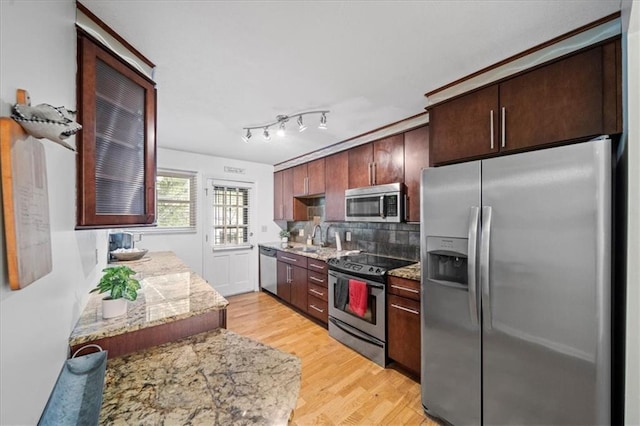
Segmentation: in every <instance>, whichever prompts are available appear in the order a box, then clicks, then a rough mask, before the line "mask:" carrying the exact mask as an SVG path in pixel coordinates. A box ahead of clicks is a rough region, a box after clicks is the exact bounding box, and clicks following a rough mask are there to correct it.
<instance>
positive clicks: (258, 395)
mask: <svg viewBox="0 0 640 426" xmlns="http://www.w3.org/2000/svg"><path fill="white" fill-rule="evenodd" d="M300 378H301V366H300V359H299V358H298V357H296V356H294V355H290V354H287V353H284V352H282V351H280V350H277V349H274V348H271V347H269V346H267V345H264V344H262V343H259V342H256V341H254V340H252V339H249V338H247V337H243V336H240V335H237V334H235V333H233V332H231V331H228V330H225V329H217V330H213V331H208V332H205V333H201V334H197V335H195V336H191V337H187V338H184V339H181V340H178V341H175V342H171V343H166V344H163V345H160V346H156V347H153V348H149V349H145V350H142V351H138V352H135V353H133V354H129V355H125V356H123V357H119V358H114V359H109V361H108V364H107V371H106V376H105V389H104V395H103V402H102V410H101V412H100V424H137V425H158V424H167V425H173V424H181V425H183V424H208V425H231V424H233V425H286V424H287V422H288V421H289V419H290V416H291V413H292V412H293V409H294V408H295V406H296V403H297V399H298V394H299V391H300Z"/></svg>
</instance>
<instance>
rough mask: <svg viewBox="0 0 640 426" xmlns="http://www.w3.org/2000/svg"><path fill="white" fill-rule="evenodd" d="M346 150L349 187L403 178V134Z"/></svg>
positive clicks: (382, 183)
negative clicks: (347, 153) (347, 154)
mask: <svg viewBox="0 0 640 426" xmlns="http://www.w3.org/2000/svg"><path fill="white" fill-rule="evenodd" d="M348 152H349V188H359V187H363V186H370V185H384V184H386V183H395V182H402V181H403V180H404V135H403V134H399V135H394V136H389V137H387V138H384V139H380V140H377V141H375V142H371V143H368V144H364V145H360V146H357V147H354V148H351V149H350V150H349V151H348Z"/></svg>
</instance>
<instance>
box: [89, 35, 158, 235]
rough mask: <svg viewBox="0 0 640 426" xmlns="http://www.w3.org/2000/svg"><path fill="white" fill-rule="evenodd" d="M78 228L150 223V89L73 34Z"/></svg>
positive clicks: (137, 75) (135, 74)
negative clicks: (79, 126)
mask: <svg viewBox="0 0 640 426" xmlns="http://www.w3.org/2000/svg"><path fill="white" fill-rule="evenodd" d="M78 109H79V112H78V121H79V122H80V123H81V124H82V130H81V132H80V136H79V138H78V140H77V145H78V160H77V161H78V182H77V228H106V227H127V226H144V225H153V224H154V223H155V180H156V89H155V84H154V83H153V82H152V81H150V80H148V79H147V78H146V77H144V76H143V75H142V74H140V73H138V72H137V71H135V70H134V69H133V68H132V67H130V66H129V65H126V64H125V63H124V62H122V61H121V60H120V59H119V58H117V57H116V56H114V55H113V54H112V53H111V52H109V51H108V50H106V49H104V48H103V47H102V46H101V45H100V44H99V43H96V42H94V41H93V40H92V39H91V38H90V37H89V36H87V35H85V34H84V33H83V32H82V31H80V30H79V31H78Z"/></svg>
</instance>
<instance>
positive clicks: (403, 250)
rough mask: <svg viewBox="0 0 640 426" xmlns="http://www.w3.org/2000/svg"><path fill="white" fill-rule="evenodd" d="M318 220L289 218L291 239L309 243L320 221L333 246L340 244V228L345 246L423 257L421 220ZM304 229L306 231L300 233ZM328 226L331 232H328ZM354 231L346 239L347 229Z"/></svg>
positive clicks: (369, 251)
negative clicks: (376, 221) (406, 221)
mask: <svg viewBox="0 0 640 426" xmlns="http://www.w3.org/2000/svg"><path fill="white" fill-rule="evenodd" d="M315 218H316V220H315V221H313V220H310V221H300V222H287V229H288V230H289V231H290V232H291V237H290V239H291V240H292V241H295V242H298V243H306V241H307V236H309V235H312V233H313V229H314V227H315V225H316V223H319V224H320V228H321V229H322V232H321V234H322V241H323V242H327V241H328V243H329V245H330V246H332V247H335V245H336V237H335V235H336V232H339V233H340V241H342V248H343V250H362V251H365V252H367V253H373V254H378V255H382V256H390V257H397V258H401V259H408V260H414V261H416V262H418V261H420V224H418V223H365V222H321V221H320V217H319V216H316V217H315ZM300 230H303V233H304V235H303V236H300ZM327 230H328V231H329V232H328V236H327ZM347 231H349V232H351V241H350V242H349V241H346V238H345V237H346V232H347ZM320 241H321V238H320V236H319V235H318V233H316V236H315V238H314V239H313V243H314V244H320Z"/></svg>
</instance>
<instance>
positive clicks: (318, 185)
mask: <svg viewBox="0 0 640 426" xmlns="http://www.w3.org/2000/svg"><path fill="white" fill-rule="evenodd" d="M324 169H325V167H324V158H320V159H317V160H314V161H311V162H309V163H304V164H300V165H299V166H295V167H294V168H293V196H294V197H305V196H311V195H318V194H322V193H324V190H325V177H324Z"/></svg>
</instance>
